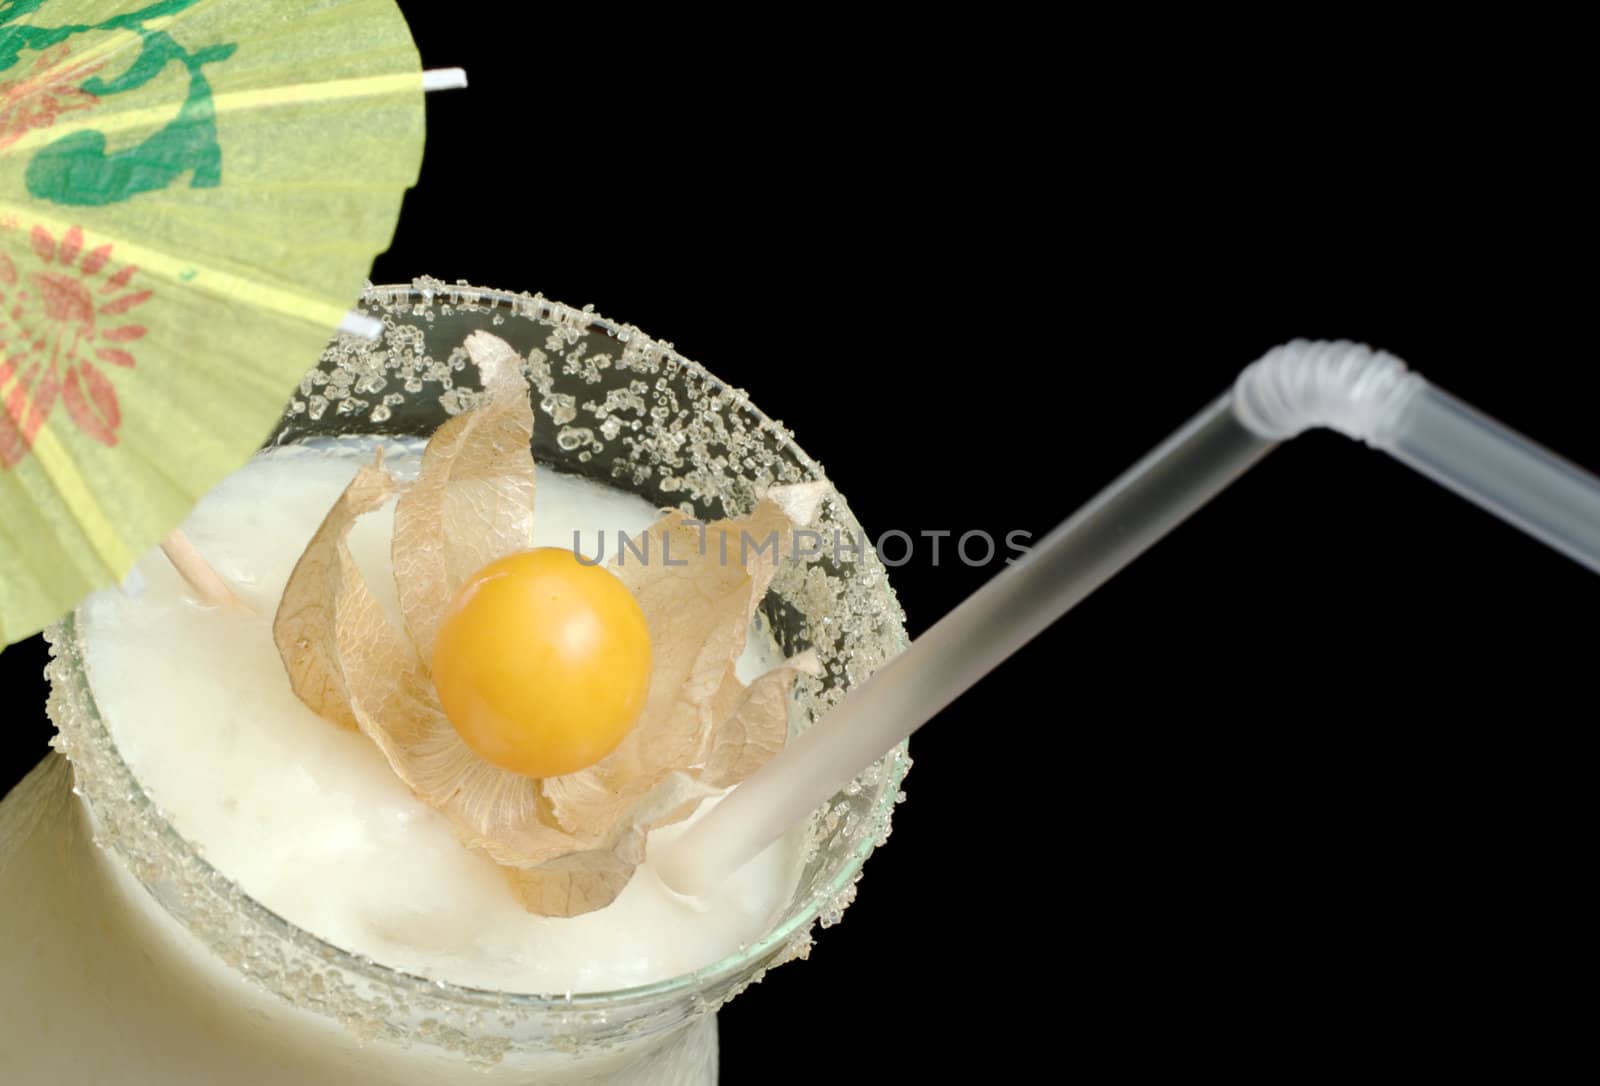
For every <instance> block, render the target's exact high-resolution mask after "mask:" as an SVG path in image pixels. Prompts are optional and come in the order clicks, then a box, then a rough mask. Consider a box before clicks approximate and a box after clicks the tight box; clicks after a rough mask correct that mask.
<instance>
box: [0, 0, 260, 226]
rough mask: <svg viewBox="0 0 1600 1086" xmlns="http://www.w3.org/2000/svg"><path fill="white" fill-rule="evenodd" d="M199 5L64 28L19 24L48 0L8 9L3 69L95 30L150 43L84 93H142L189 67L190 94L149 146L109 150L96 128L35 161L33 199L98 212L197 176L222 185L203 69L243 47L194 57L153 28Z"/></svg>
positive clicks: (204, 184) (0, 35)
mask: <svg viewBox="0 0 1600 1086" xmlns="http://www.w3.org/2000/svg"><path fill="white" fill-rule="evenodd" d="M197 2H198V0H160V2H158V3H153V4H149V5H147V6H145V7H143V8H140V9H139V10H137V11H131V12H127V13H125V14H122V15H115V16H112V17H110V18H108V19H105V20H103V21H101V22H99V23H95V24H73V25H67V26H56V27H40V26H18V25H15V20H16V19H18V18H19V17H22V16H25V15H31V14H33V13H34V12H36V11H38V10H39V9H40V8H42V7H44V6H45V5H46V4H47V3H48V0H13V2H11V3H8V4H5V5H4V7H3V8H0V72H4V71H5V70H7V69H9V68H11V67H13V66H15V65H16V64H17V62H18V60H19V58H20V54H21V52H22V50H24V49H34V50H45V49H49V48H51V47H52V46H55V45H58V44H59V43H61V42H64V41H66V40H67V39H68V38H70V37H72V36H73V35H75V34H81V33H84V32H86V31H91V30H129V31H132V32H134V33H136V34H138V35H139V36H140V38H141V39H142V43H141V47H140V50H139V56H138V59H136V60H135V61H134V63H133V65H132V67H130V68H129V69H128V70H127V71H126V72H124V73H123V74H122V75H120V76H116V77H115V78H112V79H104V78H102V77H101V76H98V75H95V76H91V77H90V78H88V79H86V80H84V81H83V82H82V84H80V85H79V87H78V88H77V90H78V91H79V92H81V93H82V94H86V95H90V96H93V97H95V98H103V97H106V96H109V95H113V94H120V93H123V92H125V91H131V90H136V89H137V88H139V87H142V86H144V85H145V84H147V83H149V82H150V81H151V80H152V79H154V78H156V76H158V75H159V74H160V73H161V72H162V71H163V70H164V69H165V68H166V67H167V65H168V64H170V63H172V62H173V61H177V62H178V63H179V64H181V65H183V67H184V69H185V70H186V71H187V72H188V75H189V92H188V94H187V95H186V96H185V98H184V101H183V105H182V106H181V107H180V108H179V110H178V114H177V116H175V117H173V119H172V120H171V121H169V122H168V123H167V124H166V125H165V126H163V127H162V128H161V129H159V130H158V131H156V132H154V133H152V134H151V135H150V136H149V137H147V138H146V139H145V140H144V141H143V142H141V143H138V144H135V145H134V146H132V147H128V148H124V149H123V150H120V151H114V152H110V153H108V152H107V150H106V136H105V133H103V132H99V131H94V130H88V131H79V132H74V133H73V134H71V135H69V136H65V137H63V138H62V139H59V140H57V141H55V142H54V143H51V144H49V145H47V146H45V147H43V148H41V149H40V150H39V152H38V153H37V154H35V155H34V157H33V160H32V161H31V162H29V163H28V169H27V174H26V183H27V186H28V191H29V192H30V193H31V194H32V195H34V196H36V197H38V198H40V199H42V200H49V201H51V202H52V203H57V204H67V205H74V206H94V207H98V206H103V205H105V204H111V203H117V202H119V201H122V200H127V199H129V198H130V197H133V196H136V195H138V194H139V193H141V192H153V191H157V190H160V189H164V188H166V187H168V186H169V185H171V184H173V183H174V182H175V181H177V180H178V179H179V178H180V177H181V176H182V175H183V174H185V173H188V172H190V171H193V173H192V176H191V179H190V181H189V184H190V186H191V187H193V188H213V187H215V186H217V185H220V184H221V183H222V148H221V146H220V145H219V144H218V143H217V126H216V113H215V109H214V107H213V104H212V98H211V84H210V83H209V82H208V81H207V80H206V77H205V73H204V71H203V70H202V69H203V66H204V65H206V64H214V63H217V62H219V61H223V60H226V59H228V58H229V57H230V56H232V55H233V52H234V49H235V46H234V44H232V43H224V44H218V45H210V46H206V47H205V48H202V49H200V50H198V51H197V52H190V51H189V50H187V49H185V48H184V47H183V46H181V45H179V44H178V42H177V41H176V39H174V38H173V37H172V35H170V34H168V33H167V32H166V31H165V30H152V29H149V28H148V27H146V26H145V22H146V20H153V19H157V18H162V17H166V16H171V15H175V14H177V13H179V12H181V11H183V10H184V9H185V8H189V7H192V6H193V5H194V4H195V3H197ZM7 24H11V25H7Z"/></svg>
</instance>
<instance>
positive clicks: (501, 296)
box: [52, 278, 908, 1012]
mask: <svg viewBox="0 0 1600 1086" xmlns="http://www.w3.org/2000/svg"><path fill="white" fill-rule="evenodd" d="M441 295H446V296H449V295H463V296H466V295H470V296H471V300H473V301H475V302H491V303H493V304H495V305H500V306H504V307H506V308H508V309H510V310H512V311H513V312H515V313H517V314H518V315H520V316H527V317H533V318H535V319H541V320H550V319H555V320H559V321H562V322H565V323H573V324H576V323H580V322H581V323H582V324H584V325H585V326H586V327H587V328H589V329H591V330H599V331H602V332H604V333H605V334H607V335H609V336H613V337H615V338H617V339H619V340H621V341H624V342H631V341H632V339H633V337H635V336H637V337H640V339H641V340H642V341H643V342H644V343H646V344H653V345H654V346H655V347H657V348H658V349H659V350H660V351H661V354H662V355H663V357H667V358H670V359H672V360H673V361H674V362H676V363H677V364H679V365H682V366H685V367H688V368H689V369H691V370H692V371H694V372H696V373H697V374H698V375H700V376H703V377H705V378H707V379H709V380H710V381H712V382H714V383H715V384H716V385H717V386H720V387H721V388H723V389H725V390H727V391H728V392H729V393H731V394H732V395H733V396H734V397H736V400H737V403H738V406H739V407H740V409H741V410H743V411H746V412H748V413H749V414H750V415H751V416H752V417H753V418H754V419H755V420H756V422H757V423H758V425H759V426H760V427H761V429H762V430H763V431H765V432H766V433H768V434H769V435H771V436H772V437H773V438H775V439H776V440H777V441H778V442H779V443H780V444H781V445H782V447H783V448H784V449H785V450H786V451H787V452H789V453H790V454H791V455H792V456H793V457H794V458H795V459H796V461H798V462H799V463H800V464H801V465H803V466H804V467H805V468H806V470H807V471H808V472H809V473H811V474H812V475H813V476H814V477H816V478H823V477H825V473H824V472H823V470H822V467H821V465H820V464H818V463H817V462H816V461H815V460H813V459H812V458H811V457H810V456H809V455H807V453H806V452H805V450H804V449H802V448H800V446H799V445H798V444H796V443H795V441H794V439H793V437H792V436H791V435H790V433H789V431H788V429H787V428H786V427H784V426H783V425H782V424H780V423H778V422H776V421H775V420H773V419H772V418H770V417H769V416H768V415H767V414H766V413H765V412H763V411H761V410H760V409H759V408H757V407H756V406H755V405H754V404H752V403H751V402H750V400H749V397H748V395H746V394H745V393H744V391H743V390H742V389H738V388H735V387H733V386H731V385H728V384H727V383H726V382H724V381H722V380H721V379H720V378H718V377H716V376H715V375H714V374H712V373H710V372H709V371H708V370H706V368H705V367H704V366H701V365H700V364H699V363H697V362H695V361H693V360H692V359H688V358H685V357H684V356H683V355H681V354H679V353H678V352H677V351H676V350H675V349H673V347H672V345H671V344H670V343H664V342H662V341H660V340H655V339H652V338H651V337H649V336H648V335H646V334H645V333H643V332H641V331H640V330H639V329H638V328H637V327H635V326H633V325H629V324H622V323H618V322H616V321H611V320H607V319H606V318H604V317H602V316H600V315H599V314H597V313H595V312H594V311H593V309H592V308H591V307H588V306H585V307H583V308H581V309H577V308H574V307H572V306H569V305H565V304H563V303H561V302H555V301H551V300H550V299H548V298H545V297H544V296H543V295H540V294H529V293H526V292H524V293H520V294H515V293H511V292H509V291H501V290H491V289H487V288H483V287H473V286H469V285H467V284H466V283H464V282H457V283H444V282H442V281H439V280H435V279H426V278H423V279H417V280H414V281H413V282H412V283H410V284H404V285H402V284H390V285H384V286H371V285H369V286H368V287H367V289H366V291H365V293H364V294H363V298H362V302H363V304H364V305H367V304H371V303H373V302H378V301H383V302H394V301H401V300H404V299H405V298H407V297H414V298H416V299H418V300H421V301H426V302H433V301H436V300H442V299H440V296H441ZM461 300H466V299H465V298H462V299H461ZM836 497H837V498H838V500H839V501H840V502H841V504H843V505H844V508H845V511H846V512H848V510H849V506H848V503H845V502H844V500H843V498H842V496H838V495H836ZM852 515H853V514H852ZM882 591H883V592H884V593H885V594H886V595H887V596H888V598H889V602H890V603H895V599H894V590H893V588H892V587H890V586H889V584H888V582H887V580H885V581H884V582H883V586H882ZM891 610H894V609H891ZM891 621H892V622H893V624H894V629H895V632H896V634H897V639H898V641H899V642H900V647H901V648H903V647H904V646H905V644H906V637H905V630H904V628H903V626H902V625H901V623H900V622H899V620H898V619H895V618H892V617H891ZM52 641H53V642H54V643H55V649H56V652H57V653H58V654H61V656H62V658H63V662H65V663H67V664H68V665H69V666H70V669H71V673H72V675H73V677H74V678H75V679H76V680H77V681H78V682H79V684H80V687H81V694H82V696H83V697H84V699H85V703H86V705H87V707H88V709H89V712H90V715H91V719H92V729H91V730H92V733H93V734H92V736H91V738H92V739H93V740H94V741H96V742H98V743H102V744H103V749H104V750H105V751H106V752H108V753H109V754H110V755H111V758H112V760H113V763H114V767H113V773H114V775H115V776H117V777H118V778H120V779H119V780H118V781H117V782H116V784H118V785H120V786H121V788H122V790H123V791H124V793H125V795H126V796H127V797H128V798H129V799H130V800H131V801H132V803H133V805H134V807H135V808H136V809H137V811H138V812H139V814H140V816H141V817H142V818H144V819H145V820H147V821H148V822H149V823H151V824H153V825H154V827H155V829H156V831H157V833H158V834H159V836H160V837H161V838H162V839H163V840H164V841H165V842H166V843H167V845H168V847H169V848H170V849H171V850H173V851H174V852H175V853H176V854H177V855H179V856H182V857H184V859H185V860H186V862H188V863H191V864H193V865H194V867H195V869H196V870H198V871H199V872H200V873H201V877H202V878H203V880H204V881H205V882H206V883H207V884H209V885H210V886H211V887H212V889H213V890H215V891H217V892H218V893H219V894H221V895H222V896H223V897H224V898H225V899H228V900H232V901H236V902H238V903H239V906H240V908H241V909H242V910H243V911H244V912H245V913H246V914H247V915H248V916H249V917H250V918H251V919H253V920H255V921H256V922H258V923H259V924H261V925H262V926H263V927H265V928H266V929H268V930H271V931H273V932H275V933H276V934H278V935H279V936H280V937H282V938H284V939H287V940H288V941H290V942H292V943H294V944H296V945H297V946H299V947H301V948H302V949H305V950H307V951H309V952H310V953H312V954H314V955H316V956H317V957H319V958H321V959H323V960H325V961H327V962H329V963H330V964H332V965H335V966H337V967H339V968H342V969H345V970H347V971H349V972H351V973H355V974H358V975H360V976H363V977H366V978H369V979H371V980H374V981H377V982H379V983H382V984H385V985H389V986H393V987H396V988H400V989H403V990H411V991H417V992H425V993H426V994H427V995H429V996H430V997H432V998H443V999H446V1000H451V1001H454V1002H458V1003H461V1004H463V1005H466V1006H473V1007H494V1008H499V1009H506V1008H517V1009H521V1010H528V1011H535V1012H545V1011H551V1012H568V1011H573V1010H582V1009H585V1008H601V1007H604V1008H605V1009H608V1010H615V1009H618V1008H619V1007H626V1006H628V1005H631V1004H639V1003H649V1002H654V1001H657V1000H661V999H663V998H667V997H672V996H676V995H680V994H683V995H689V994H692V993H694V992H695V991H697V990H700V989H703V988H707V987H710V986H712V985H714V984H716V983H717V982H719V981H724V980H727V979H729V978H731V977H733V976H736V975H737V974H739V973H741V972H744V971H747V970H748V971H754V969H756V968H760V967H761V966H763V965H764V964H766V962H767V960H768V959H770V958H771V957H773V956H774V955H776V954H777V953H779V952H780V951H781V950H782V949H783V948H784V947H785V946H787V945H788V944H789V943H790V941H791V940H793V939H794V938H795V936H796V935H797V934H799V933H801V932H804V931H808V930H809V929H810V927H811V926H812V925H813V924H814V923H815V922H816V920H817V919H818V917H819V916H821V914H822V913H823V911H824V910H825V909H827V908H828V906H829V905H830V904H831V903H833V902H834V901H835V900H837V899H838V898H839V897H840V896H841V895H842V894H844V893H845V891H846V890H847V889H848V888H849V887H850V886H851V885H852V884H853V883H854V882H855V880H856V878H857V876H858V875H859V874H860V872H861V869H862V867H863V865H864V864H865V863H866V859H867V856H868V855H870V854H871V852H872V850H873V849H874V848H875V847H876V843H877V839H878V835H876V834H870V833H863V834H861V835H860V837H859V838H858V839H857V840H856V842H855V845H854V848H853V849H852V851H851V853H850V855H849V857H848V859H847V861H846V862H845V863H844V864H843V865H841V867H840V868H839V870H838V872H837V873H836V874H835V875H834V877H833V878H832V879H830V880H829V881H828V882H827V883H826V884H825V885H824V886H823V887H822V888H821V889H819V890H818V891H816V892H814V893H813V894H812V896H811V900H810V901H809V902H808V903H807V905H806V907H805V908H804V909H803V910H802V911H800V912H798V913H796V914H795V915H794V916H793V917H791V918H789V919H788V920H786V921H784V922H783V923H782V924H780V925H778V926H777V927H775V928H773V929H772V930H771V931H769V932H767V933H766V934H765V935H763V936H762V937H761V938H760V939H758V940H756V941H755V942H753V943H751V944H750V945H749V946H747V947H745V948H744V949H742V950H740V951H739V952H737V953H735V954H731V955H729V956H728V957H725V958H723V959H722V960H720V961H718V962H714V963H713V964H711V965H708V966H705V967H703V968H701V969H698V970H695V971H694V972H691V973H681V974H679V975H677V976H674V977H669V978H667V979H666V980H662V981H657V982H655V983H653V984H644V985H637V986H634V987H631V988H617V989H612V990H609V991H601V992H574V993H568V994H563V995H549V994H534V993H525V992H502V991H497V990H493V989H486V988H474V987H468V986H465V985H457V984H452V983H450V982H448V981H438V980H432V979H429V978H427V977H422V976H418V975H417V974H415V973H408V972H405V971H404V970H400V969H395V968H392V967H390V966H386V965H383V964H381V963H379V962H375V961H373V960H372V959H370V958H367V957H364V956H362V955H359V954H354V953H352V952H350V951H347V950H344V949H342V948H340V947H338V946H335V945H333V944H332V943H329V942H327V941H326V940H324V939H322V938H320V937H318V936H316V935H314V934H312V933H311V932H309V931H306V930H305V929H304V928H301V927H299V926H297V925H295V924H293V923H291V922H290V921H288V920H285V919H284V918H283V917H281V916H279V915H278V914H277V913H275V912H273V911H272V910H271V909H269V908H267V907H266V906H265V905H263V904H261V903H260V902H259V901H257V900H256V899H255V898H254V897H252V896H250V894H248V893H247V892H246V891H245V890H244V889H243V888H241V887H240V886H239V885H238V883H236V882H234V881H233V880H232V879H230V878H228V877H227V876H226V875H224V874H223V873H222V872H220V871H218V870H217V869H216V868H215V867H213V866H212V865H211V863H210V862H209V861H208V860H207V859H206V858H205V857H204V856H203V855H202V854H201V853H200V852H199V851H197V850H196V849H195V848H194V847H193V845H191V844H190V842H189V841H188V839H187V838H185V837H184V836H183V835H182V834H180V833H179V832H178V831H177V830H176V829H175V828H174V827H173V826H172V824H171V823H170V822H169V821H168V820H167V819H166V817H165V815H163V814H162V812H161V810H160V809H159V808H158V807H157V806H156V804H155V803H154V801H153V800H151V798H150V796H149V795H148V794H147V793H146V792H145V790H144V786H143V785H142V784H140V783H139V781H138V778H137V777H135V776H134V774H133V771H132V770H131V769H129V768H128V765H127V763H126V762H124V761H123V759H122V755H121V753H120V752H119V751H118V750H117V748H116V744H115V742H114V741H113V740H112V738H111V735H110V732H109V729H107V727H106V724H105V720H104V719H103V718H102V717H101V715H100V710H99V706H98V704H97V703H96V702H95V698H94V691H93V689H92V688H91V686H90V684H89V680H88V674H87V670H86V668H85V667H84V663H83V654H82V649H81V646H80V644H79V640H78V629H77V616H76V614H73V615H69V616H68V617H67V618H66V619H64V620H63V621H62V623H61V624H60V626H59V627H58V631H57V634H56V636H54V637H52ZM898 749H899V751H900V752H901V756H899V757H892V758H890V759H889V771H888V773H887V774H886V775H885V777H884V778H883V782H882V791H881V793H880V796H879V799H878V802H877V804H876V806H875V807H874V809H873V814H874V815H875V816H876V817H877V818H878V819H879V825H880V826H881V825H884V824H885V823H886V821H887V820H888V818H889V816H890V814H891V813H892V811H893V808H894V804H895V797H896V794H897V793H898V792H899V790H900V784H901V782H902V780H903V778H904V776H905V773H906V770H907V768H908V761H907V759H906V758H905V757H904V756H903V754H904V751H905V749H906V744H904V743H902V744H901V746H900V748H898ZM86 798H88V799H89V800H90V801H91V804H92V801H93V796H92V794H89V792H88V791H87V790H86ZM140 881H141V884H144V880H142V879H141V880H140ZM145 885H146V889H147V890H148V888H149V887H148V885H147V884H145ZM151 896H152V897H154V898H155V899H156V900H157V901H158V902H160V904H161V906H162V908H163V909H165V910H166V911H167V912H169V913H172V911H173V910H172V907H171V906H170V905H169V904H168V902H166V901H165V900H164V899H163V898H162V897H161V896H160V895H157V894H152V895H151ZM174 919H177V920H178V921H179V923H183V919H182V918H181V917H178V916H176V915H175V914H174Z"/></svg>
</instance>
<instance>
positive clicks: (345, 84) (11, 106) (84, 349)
mask: <svg viewBox="0 0 1600 1086" xmlns="http://www.w3.org/2000/svg"><path fill="white" fill-rule="evenodd" d="M422 95H423V77H422V72H421V70H420V66H419V62H418V57H417V51H416V48H415V46H414V45H413V44H412V41H411V36H410V32H409V31H408V29H407V27H406V24H405V20H404V19H403V18H402V17H401V15H400V12H399V11H398V10H397V9H396V8H395V6H394V4H393V3H392V2H390V0H311V2H306V3H295V4H285V3H239V2H235V3H224V2H219V0H154V2H152V0H145V2H143V3H139V2H133V3H128V2H123V3H116V2H104V0H101V2H93V0H0V643H4V644H9V643H11V642H13V641H16V640H18V639H20V638H22V637H26V636H28V635H29V634H32V633H34V632H35V631H37V630H39V629H40V628H42V627H43V626H44V625H46V624H47V623H49V622H51V621H53V620H54V619H55V618H57V617H58V616H59V615H60V614H62V613H63V612H64V611H66V610H68V609H69V608H71V607H72V606H74V605H75V604H76V603H77V602H78V600H79V599H81V598H82V597H83V596H84V595H85V594H86V593H88V592H89V591H91V590H93V589H95V588H99V587H103V586H106V585H109V584H114V583H116V582H117V581H119V580H120V579H121V578H122V577H123V576H124V575H125V574H126V573H127V572H128V570H129V568H130V567H131V566H132V565H133V562H134V560H135V559H136V558H137V557H138V556H139V555H140V554H141V553H142V552H144V551H145V550H146V549H148V548H149V547H150V546H152V545H153V544H154V543H156V542H157V541H159V540H161V539H162V538H163V537H165V536H166V535H167V534H168V533H169V532H171V531H172V530H173V529H174V528H175V527H176V526H177V525H178V524H179V523H180V522H181V520H182V519H183V517H184V516H185V515H186V514H187V513H188V512H189V510H190V508H191V507H192V506H193V505H194V503H195V502H196V501H197V500H198V499H199V497H200V496H201V495H202V494H204V493H205V492H206V491H207V490H208V489H210V488H211V487H212V486H213V485H214V484H215V483H216V482H217V481H218V480H220V479H221V478H222V477H223V476H224V475H226V474H227V473H229V472H230V471H232V470H233V469H235V468H237V467H238V466H239V464H241V463H242V462H243V461H244V460H245V459H247V458H248V457H249V456H250V454H251V453H252V452H253V451H254V450H255V449H256V448H257V447H258V446H259V445H260V443H261V441H262V440H263V438H264V437H265V436H266V435H267V433H268V432H269V431H270V430H271V428H272V426H273V424H274V423H275V422H276V421H277V419H278V418H279V415H280V413H281V411H282V407H283V403H284V401H285V400H286V399H287V398H288V395H289V393H290V391H291V390H292V389H293V388H294V386H295V384H296V382H297V381H298V380H300V378H301V376H302V375H303V374H304V373H305V372H306V370H307V369H309V368H310V367H311V366H312V365H313V364H314V363H315V361H316V359H317V357H318V356H319V354H320V353H321V351H322V350H323V348H324V347H325V345H326V343H327V341H328V339H329V337H330V335H332V334H333V332H334V330H335V329H336V328H337V327H338V326H339V325H340V323H341V320H343V319H344V318H345V316H346V312H347V306H348V304H349V302H350V300H351V299H353V298H355V297H356V296H357V295H358V294H359V292H360V289H361V286H362V283H363V281H364V279H365V277H366V275H367V272H368V269H369V268H370V266H371V261H372V258H373V256H374V255H375V254H377V253H378V252H380V251H381V250H382V249H383V248H384V247H386V246H387V244H388V242H389V239H390V237H391V235H392V233H393V230H394V225H395V221H396V219H397V217H398V215H399V211H400V202H401V198H402V196H403V195H404V193H405V190H406V189H407V188H408V187H410V186H411V185H412V184H413V183H414V182H415V180H416V177H417V170H418V166H419V164H420V161H421V156H422V143H423V106H422Z"/></svg>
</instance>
